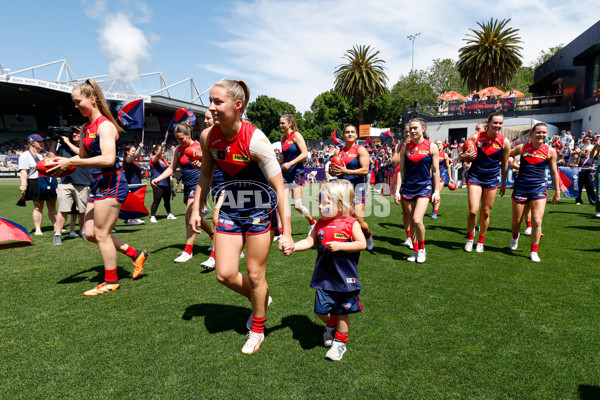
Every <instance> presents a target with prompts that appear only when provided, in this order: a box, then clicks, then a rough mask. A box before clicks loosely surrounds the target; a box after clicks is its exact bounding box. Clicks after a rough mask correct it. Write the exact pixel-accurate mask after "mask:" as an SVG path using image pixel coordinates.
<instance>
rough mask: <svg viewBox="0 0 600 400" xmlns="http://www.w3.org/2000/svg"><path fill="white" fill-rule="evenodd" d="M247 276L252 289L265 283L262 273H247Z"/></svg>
mask: <svg viewBox="0 0 600 400" xmlns="http://www.w3.org/2000/svg"><path fill="white" fill-rule="evenodd" d="M247 276H248V280H249V281H250V286H251V287H253V288H256V287H259V286H260V285H262V284H263V283H264V282H265V281H266V279H265V274H264V271H248V275H247Z"/></svg>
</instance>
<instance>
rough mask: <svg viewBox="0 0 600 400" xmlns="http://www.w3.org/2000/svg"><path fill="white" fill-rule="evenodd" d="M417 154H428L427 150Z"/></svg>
mask: <svg viewBox="0 0 600 400" xmlns="http://www.w3.org/2000/svg"><path fill="white" fill-rule="evenodd" d="M419 154H429V150H419Z"/></svg>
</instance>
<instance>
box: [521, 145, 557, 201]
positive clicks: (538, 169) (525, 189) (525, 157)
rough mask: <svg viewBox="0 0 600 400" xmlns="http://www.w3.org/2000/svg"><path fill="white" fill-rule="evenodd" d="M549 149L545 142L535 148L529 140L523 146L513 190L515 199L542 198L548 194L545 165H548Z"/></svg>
mask: <svg viewBox="0 0 600 400" xmlns="http://www.w3.org/2000/svg"><path fill="white" fill-rule="evenodd" d="M549 150H550V146H548V145H547V144H543V145H541V146H540V147H539V148H536V147H535V146H534V145H533V144H532V143H531V142H529V143H527V144H525V145H524V146H523V148H522V149H521V162H520V167H519V175H517V179H516V180H515V186H514V191H513V197H514V198H515V200H517V201H518V200H519V199H523V200H524V199H525V198H536V199H538V198H539V199H542V198H546V197H547V196H548V195H547V185H548V179H547V177H546V167H547V166H548V160H549V155H548V153H549ZM532 196H533V197H532Z"/></svg>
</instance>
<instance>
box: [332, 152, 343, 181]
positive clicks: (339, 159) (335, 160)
mask: <svg viewBox="0 0 600 400" xmlns="http://www.w3.org/2000/svg"><path fill="white" fill-rule="evenodd" d="M331 163H332V164H334V165H337V166H338V167H342V168H343V167H345V166H346V164H345V163H344V160H342V157H340V156H333V157H332V158H331ZM338 176H340V175H338Z"/></svg>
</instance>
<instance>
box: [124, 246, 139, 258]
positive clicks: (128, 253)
mask: <svg viewBox="0 0 600 400" xmlns="http://www.w3.org/2000/svg"><path fill="white" fill-rule="evenodd" d="M125 255H126V256H127V257H129V258H131V259H132V260H135V259H136V258H137V255H138V251H137V250H136V249H135V248H133V247H131V246H129V245H128V247H127V250H126V251H125Z"/></svg>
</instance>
